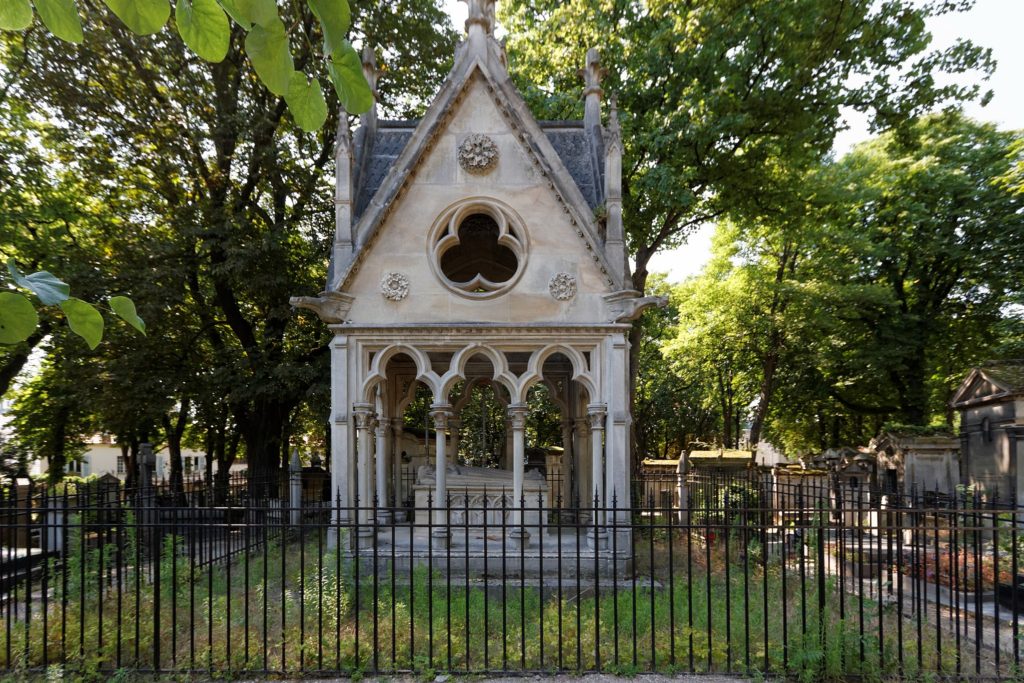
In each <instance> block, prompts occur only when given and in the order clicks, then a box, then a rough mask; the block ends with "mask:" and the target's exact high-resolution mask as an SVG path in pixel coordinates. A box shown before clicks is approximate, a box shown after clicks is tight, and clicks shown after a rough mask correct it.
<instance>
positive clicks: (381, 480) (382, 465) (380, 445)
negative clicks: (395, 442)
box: [374, 417, 391, 524]
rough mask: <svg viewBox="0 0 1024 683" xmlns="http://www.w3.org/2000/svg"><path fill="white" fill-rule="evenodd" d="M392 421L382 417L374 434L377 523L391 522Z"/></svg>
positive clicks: (376, 425) (375, 427) (377, 422)
mask: <svg viewBox="0 0 1024 683" xmlns="http://www.w3.org/2000/svg"><path fill="white" fill-rule="evenodd" d="M390 423H391V421H390V420H389V419H388V418H386V417H382V418H380V419H379V420H377V421H376V424H375V426H374V436H375V437H376V441H377V443H376V448H375V449H374V452H375V454H376V456H377V457H376V463H375V464H376V465H377V467H376V479H377V488H376V493H377V523H378V524H390V523H391V510H390V509H389V508H388V444H387V440H388V431H390V430H389V426H390Z"/></svg>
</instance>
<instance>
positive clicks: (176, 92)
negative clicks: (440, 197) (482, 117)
mask: <svg viewBox="0 0 1024 683" xmlns="http://www.w3.org/2000/svg"><path fill="white" fill-rule="evenodd" d="M83 6H85V5H84V4H83ZM366 8H371V5H370V4H369V3H363V4H359V5H357V11H358V12H359V14H357V17H356V28H355V29H354V33H355V34H357V35H359V36H361V37H362V38H363V40H364V41H366V44H368V45H376V44H378V39H377V36H384V37H392V36H394V35H395V34H396V33H398V34H401V35H402V36H403V37H404V43H403V50H402V54H401V55H400V56H396V57H395V59H394V60H393V61H391V62H390V63H388V64H387V65H386V69H385V72H384V74H383V75H382V77H381V90H382V92H383V93H387V94H386V95H384V96H382V100H383V105H384V108H385V114H391V115H399V116H402V115H409V114H411V113H414V112H416V111H417V110H418V108H419V107H422V102H423V97H424V96H425V95H427V94H432V93H433V92H434V90H435V89H436V87H437V86H438V84H439V82H440V79H441V77H442V74H443V72H444V61H445V60H446V59H449V58H450V55H451V54H452V48H453V45H452V43H453V41H454V34H453V32H452V31H451V29H450V26H449V24H448V21H447V18H446V15H444V14H443V13H442V12H441V10H440V9H439V8H438V7H437V3H436V2H434V1H432V0H429V1H428V0H422V1H417V2H404V3H401V5H399V6H388V7H384V8H381V7H378V6H377V5H376V4H374V5H372V9H371V11H367V12H365V13H364V12H363V11H362V10H364V9H366ZM280 12H281V14H282V16H284V17H285V18H286V19H287V20H288V23H289V25H290V26H292V27H293V29H292V34H291V43H292V48H293V50H294V53H295V56H296V63H297V64H298V65H300V66H301V65H302V64H303V63H304V60H306V59H312V58H313V56H314V53H313V51H312V50H311V46H313V45H319V43H320V41H321V39H322V36H321V34H320V25H319V24H318V23H317V22H316V21H315V20H314V17H313V14H312V12H311V10H310V9H309V6H308V5H307V4H306V3H305V2H294V3H287V4H283V5H281V6H280ZM83 16H84V20H85V40H84V41H83V42H82V43H81V44H80V45H78V46H76V47H70V46H68V45H66V44H63V43H60V42H58V41H57V40H56V39H55V38H53V36H51V35H49V34H46V33H42V32H38V31H27V32H25V33H23V34H11V33H8V34H3V35H2V36H0V40H2V41H4V44H5V48H4V49H5V50H6V52H5V57H6V59H7V60H8V61H7V63H8V64H10V65H16V64H22V63H24V64H25V65H26V66H25V68H24V69H21V70H20V71H19V72H18V74H19V76H18V79H17V80H16V81H15V82H14V84H13V85H12V86H11V91H10V93H11V95H12V96H16V97H17V98H19V99H20V100H21V101H22V102H31V103H33V106H35V107H36V108H37V110H42V111H46V112H48V113H52V115H53V116H54V117H59V118H60V119H61V121H62V128H61V131H62V135H64V136H66V139H67V140H69V141H72V140H73V141H74V145H75V153H76V156H75V159H74V166H73V169H74V172H75V173H76V174H78V175H80V176H82V177H88V178H92V179H95V182H96V183H97V184H98V185H99V186H101V187H102V188H105V191H101V192H98V193H97V195H96V196H98V197H103V198H104V199H107V198H112V199H120V202H121V205H122V206H124V207H125V208H128V207H129V206H130V210H129V211H128V212H127V214H126V216H125V220H124V221H123V222H121V221H119V220H116V221H111V223H110V224H104V225H100V226H98V227H97V229H96V231H95V233H94V235H95V240H96V243H97V244H99V245H102V247H103V249H105V250H106V251H105V253H104V258H105V259H106V261H107V262H108V263H110V264H114V265H115V266H116V267H115V271H116V273H115V275H114V279H115V280H117V281H124V282H132V283H134V284H135V285H138V286H141V287H151V288H152V289H151V290H150V289H147V290H146V291H145V293H144V294H143V295H141V296H142V298H145V301H143V300H142V298H140V303H139V306H140V310H141V311H143V312H144V313H145V309H146V306H147V302H148V305H151V306H152V307H153V308H154V309H157V311H156V312H155V313H154V315H155V317H154V318H153V321H152V326H151V332H150V334H151V336H153V337H154V338H156V339H159V340H161V343H160V344H158V345H155V346H150V345H148V344H139V345H137V346H135V347H133V348H131V349H129V350H126V352H125V353H124V354H119V356H118V357H116V358H115V357H109V358H107V359H105V360H104V361H103V362H104V363H109V367H110V369H111V374H110V375H107V376H108V377H110V378H111V380H112V381H113V380H114V378H115V377H116V378H118V379H124V378H125V377H126V376H128V375H132V374H133V373H134V371H135V370H137V371H138V374H139V375H140V376H142V377H145V376H149V377H151V378H154V384H155V385H156V386H151V387H150V388H151V389H153V390H154V395H152V396H150V397H149V400H148V403H149V404H150V405H152V406H159V408H157V409H154V410H153V411H136V413H135V414H136V415H137V420H138V421H137V422H135V424H134V425H133V426H129V425H128V424H120V425H118V431H119V432H121V433H123V434H126V435H127V434H131V435H133V436H131V437H130V438H133V439H134V438H139V437H140V436H146V437H148V438H154V437H153V435H154V434H155V433H156V431H157V430H160V431H161V432H164V433H165V434H166V433H167V425H166V424H165V423H164V415H165V414H168V415H169V418H168V419H169V420H170V422H171V430H170V432H171V434H172V436H176V435H177V434H178V433H179V431H180V433H181V435H182V438H184V437H185V432H186V431H187V429H186V430H178V429H177V424H178V422H177V421H178V419H179V418H182V419H184V420H185V421H186V422H192V421H194V420H196V419H200V416H201V419H202V421H203V423H204V424H207V425H211V426H212V427H213V428H214V429H215V430H217V432H218V436H217V437H216V438H215V439H214V440H213V441H212V442H211V443H213V444H214V445H212V446H211V448H213V449H214V451H215V452H218V453H223V457H224V458H225V459H228V455H227V454H228V453H229V452H230V451H231V450H232V448H231V444H232V443H233V439H234V435H235V434H237V435H239V437H240V439H241V444H240V449H241V451H242V452H244V454H245V455H246V457H247V458H248V461H249V464H250V468H251V470H252V472H253V474H254V475H255V478H256V479H257V480H263V481H266V480H268V478H270V477H271V475H272V474H273V473H274V472H276V471H277V469H278V468H279V466H280V464H281V463H282V462H283V461H284V460H285V459H286V458H287V450H288V448H287V441H288V439H289V436H290V434H291V431H290V423H291V420H293V419H294V418H295V416H296V415H298V414H299V412H298V411H297V408H298V407H299V406H300V405H302V404H303V403H304V402H305V401H307V400H310V398H311V397H313V396H316V395H317V394H319V393H322V392H325V391H326V378H327V374H328V373H327V369H326V368H327V365H326V362H327V356H326V345H325V344H326V341H327V332H326V330H324V328H323V326H322V325H321V324H320V323H319V322H318V321H315V320H313V319H311V318H310V317H308V316H296V315H293V314H292V312H291V310H290V308H289V305H288V298H289V297H290V296H291V295H294V294H296V293H298V292H308V291H318V288H321V287H322V283H323V281H324V279H325V269H326V258H325V254H327V253H328V245H329V241H330V238H331V235H332V234H333V203H332V200H331V196H332V192H331V172H332V170H333V169H332V167H331V162H332V157H333V154H332V153H333V145H334V133H333V131H334V130H335V125H336V122H337V117H338V115H339V110H338V105H337V103H336V102H335V101H331V102H330V105H329V110H330V111H329V121H328V125H327V126H326V127H324V128H323V129H320V130H318V131H317V132H316V133H304V132H302V130H300V129H299V128H297V127H296V126H295V125H294V123H293V122H292V121H291V120H290V119H289V118H288V117H286V116H285V113H286V103H285V100H284V99H283V98H281V97H279V96H277V95H274V94H273V93H271V92H269V91H268V90H267V89H266V88H265V87H264V85H263V84H262V83H261V81H260V80H258V79H257V78H256V77H255V76H256V75H255V74H254V73H253V71H252V69H251V66H250V64H249V62H248V61H247V60H246V58H245V54H246V52H245V47H246V37H245V32H244V31H242V30H233V32H232V33H231V36H230V40H229V44H228V50H227V54H226V57H225V59H224V60H223V61H221V62H219V63H216V64H210V63H208V62H205V61H203V60H201V59H199V58H197V57H196V56H195V54H193V53H192V52H191V51H190V50H188V49H186V46H185V45H184V44H183V43H182V41H181V40H180V38H179V37H178V36H177V34H174V33H170V32H162V33H157V34H155V35H153V36H149V37H138V36H133V35H130V34H129V33H128V32H127V31H126V30H125V28H124V27H123V26H122V25H121V24H120V23H119V22H117V21H113V20H112V19H111V18H110V17H109V16H108V15H107V14H106V13H105V12H102V11H97V12H86V13H85V14H84V15H83ZM111 45H116V49H111V47H110V46H111ZM69 52H71V56H72V58H68V56H69V55H68V53H69ZM392 83H404V84H408V85H409V88H408V89H407V90H406V91H405V92H403V93H401V94H400V96H399V94H397V93H393V92H390V91H389V88H390V87H391V86H390V84H392ZM146 283H149V285H146ZM129 368H132V369H129ZM211 368H212V370H211ZM115 369H117V370H118V371H117V373H114V370H115ZM144 383H145V382H144V381H142V382H139V383H135V385H136V386H138V384H144ZM110 391H111V392H112V391H116V385H112V386H111V389H110ZM129 393H133V392H129ZM140 393H144V392H140ZM106 395H109V393H108V394H106ZM224 405H226V406H227V414H225V413H224V411H223V410H222V409H221V406H224ZM182 406H188V410H186V411H185V412H184V413H182V414H177V413H175V414H174V415H170V414H169V412H168V411H172V410H175V408H176V407H177V409H179V410H180V408H181V407H182ZM128 421H129V422H131V421H133V420H128ZM235 443H237V442H235ZM219 444H223V445H219Z"/></svg>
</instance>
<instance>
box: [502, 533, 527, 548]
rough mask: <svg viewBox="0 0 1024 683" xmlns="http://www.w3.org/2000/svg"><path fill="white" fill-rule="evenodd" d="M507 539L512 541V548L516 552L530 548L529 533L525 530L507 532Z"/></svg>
mask: <svg viewBox="0 0 1024 683" xmlns="http://www.w3.org/2000/svg"><path fill="white" fill-rule="evenodd" d="M507 538H508V539H509V540H510V541H512V547H513V548H515V549H516V550H525V549H526V548H529V547H530V532H529V531H527V530H526V529H512V530H511V531H509V532H508V534H507Z"/></svg>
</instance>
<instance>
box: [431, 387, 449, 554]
mask: <svg viewBox="0 0 1024 683" xmlns="http://www.w3.org/2000/svg"><path fill="white" fill-rule="evenodd" d="M451 415H452V407H451V406H450V405H449V404H447V403H435V404H433V405H432V406H431V411H430V417H432V418H433V419H434V429H436V430H437V435H436V440H437V442H436V444H435V445H436V448H437V450H436V453H437V455H436V457H435V458H434V524H435V525H437V526H435V527H434V528H433V530H431V532H430V533H431V535H432V536H433V537H434V544H435V545H436V546H437V547H439V548H447V547H448V542H449V539H450V538H451V534H450V533H449V528H448V525H449V521H450V518H449V515H448V451H447V448H448V437H447V436H446V435H445V430H446V429H448V420H449V419H451Z"/></svg>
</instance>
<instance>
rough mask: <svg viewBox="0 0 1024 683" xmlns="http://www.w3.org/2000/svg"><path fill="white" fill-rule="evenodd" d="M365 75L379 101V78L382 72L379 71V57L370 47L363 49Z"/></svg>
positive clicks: (375, 97)
mask: <svg viewBox="0 0 1024 683" xmlns="http://www.w3.org/2000/svg"><path fill="white" fill-rule="evenodd" d="M363 75H364V76H366V82H367V83H369V84H370V91H371V92H372V93H373V97H374V99H377V77H378V76H380V71H379V70H378V69H377V55H376V54H374V52H373V49H372V48H371V47H370V46H369V45H366V46H365V47H363Z"/></svg>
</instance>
